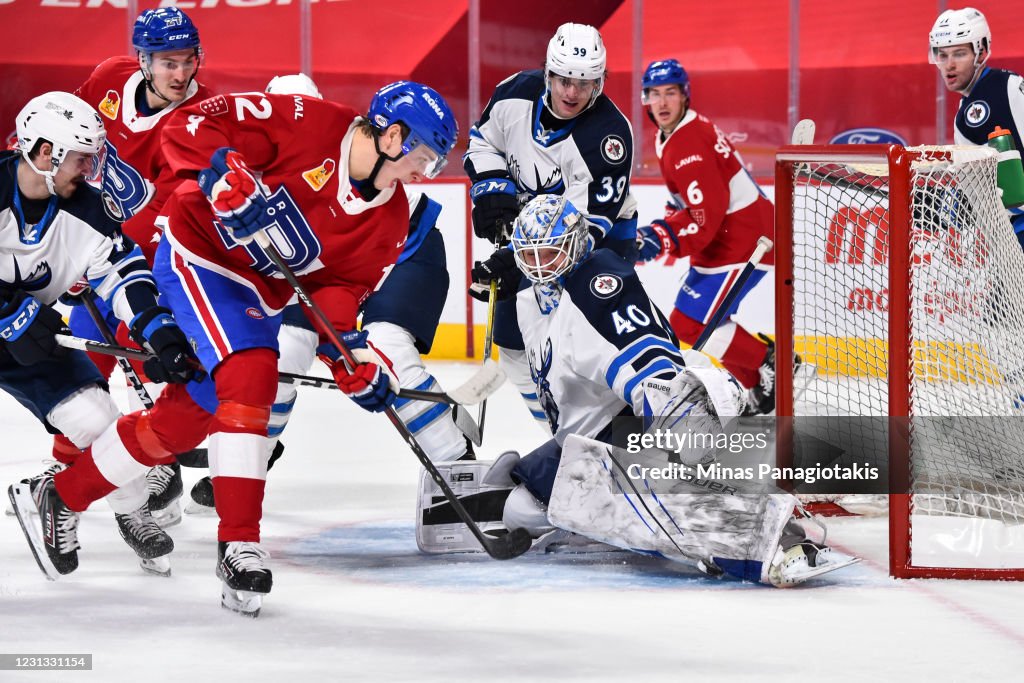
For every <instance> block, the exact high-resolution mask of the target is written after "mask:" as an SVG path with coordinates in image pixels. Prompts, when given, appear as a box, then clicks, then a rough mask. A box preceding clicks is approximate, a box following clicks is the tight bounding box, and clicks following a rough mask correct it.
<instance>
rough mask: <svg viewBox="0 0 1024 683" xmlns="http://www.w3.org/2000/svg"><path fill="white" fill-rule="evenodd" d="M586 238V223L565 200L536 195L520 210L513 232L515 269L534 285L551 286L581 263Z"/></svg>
mask: <svg viewBox="0 0 1024 683" xmlns="http://www.w3.org/2000/svg"><path fill="white" fill-rule="evenodd" d="M589 236H590V231H589V229H588V227H587V221H586V219H585V218H584V217H583V214H582V213H580V211H579V209H577V208H576V207H575V206H573V205H572V203H571V202H570V201H569V200H568V199H566V198H565V197H563V196H561V195H555V194H542V195H537V196H536V197H534V198H533V199H531V200H530V201H529V202H527V204H526V206H524V207H523V210H522V211H521V212H520V213H519V216H518V217H517V218H516V221H515V225H514V226H513V228H512V249H513V251H514V253H515V259H516V265H517V266H519V270H521V271H522V272H523V274H524V275H526V277H528V278H529V279H530V280H531V281H533V282H536V283H538V284H543V283H547V282H554V281H556V280H558V279H559V278H561V277H562V276H564V275H566V274H567V273H569V272H571V271H572V270H573V269H574V268H575V267H576V266H577V265H579V263H580V261H582V260H583V257H584V256H586V253H587V251H588V250H589V244H590V241H589V239H588V238H589Z"/></svg>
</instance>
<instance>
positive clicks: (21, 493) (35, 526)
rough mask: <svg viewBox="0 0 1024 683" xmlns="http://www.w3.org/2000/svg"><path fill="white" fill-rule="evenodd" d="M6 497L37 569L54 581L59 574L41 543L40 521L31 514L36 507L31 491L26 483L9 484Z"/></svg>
mask: <svg viewBox="0 0 1024 683" xmlns="http://www.w3.org/2000/svg"><path fill="white" fill-rule="evenodd" d="M7 497H8V498H10V500H11V508H12V509H13V511H14V515H15V516H16V517H17V518H18V524H20V525H21V531H22V533H24V534H25V539H26V540H27V541H28V547H29V550H31V551H32V556H33V557H34V558H36V564H37V565H39V570H40V571H41V572H43V574H44V575H45V576H46V578H47V579H49V580H50V581H56V580H57V579H58V578H60V576H61V574H60V572H58V571H57V568H56V567H54V566H53V563H52V562H50V556H49V555H47V554H46V545H45V544H44V543H43V533H42V530H41V528H40V523H39V522H38V518H33V516H32V511H34V510H35V509H36V506H35V502H34V501H33V500H32V493H31V491H30V490H29V486H28V484H11V485H10V486H8V487H7Z"/></svg>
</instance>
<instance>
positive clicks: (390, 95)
mask: <svg viewBox="0 0 1024 683" xmlns="http://www.w3.org/2000/svg"><path fill="white" fill-rule="evenodd" d="M366 118H367V120H368V121H369V122H370V125H371V126H373V127H374V128H375V129H376V130H377V131H378V132H381V133H382V132H384V131H385V130H387V128H388V126H391V125H394V124H396V123H402V124H404V125H405V126H406V128H408V129H409V133H408V135H406V136H405V138H404V139H403V140H402V154H408V153H409V152H411V151H412V150H414V149H416V148H417V147H419V146H420V145H426V146H427V147H428V148H430V149H431V150H433V151H434V152H435V153H436V154H437V160H436V161H434V162H433V163H432V164H431V165H430V166H429V167H427V170H426V173H425V175H426V176H427V177H428V178H436V177H437V175H438V174H439V173H441V170H442V169H444V167H445V165H447V163H448V159H447V157H448V153H449V152H451V151H452V149H453V148H454V147H455V142H456V140H458V138H459V123H458V121H456V120H455V114H454V113H453V112H452V110H451V107H449V106H448V103H447V102H445V100H444V98H443V97H441V95H440V93H438V92H437V91H436V90H434V89H433V88H431V87H428V86H426V85H423V84H422V83H414V82H413V81H397V82H395V83H391V84H390V85H386V86H384V87H383V88H381V89H380V90H378V91H377V92H376V93H375V94H374V96H373V99H372V100H371V101H370V109H369V111H368V113H367V114H366ZM374 141H375V142H376V141H377V138H376V137H374ZM377 153H378V154H380V155H381V156H382V157H384V158H386V159H388V160H389V161H398V159H399V158H400V156H395V157H388V156H387V155H385V154H383V153H382V152H381V151H380V148H379V146H378V148H377Z"/></svg>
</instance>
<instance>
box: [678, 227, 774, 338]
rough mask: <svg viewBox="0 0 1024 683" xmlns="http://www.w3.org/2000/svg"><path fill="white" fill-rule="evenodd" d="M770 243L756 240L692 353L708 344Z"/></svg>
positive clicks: (764, 239) (766, 251)
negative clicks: (744, 263)
mask: <svg viewBox="0 0 1024 683" xmlns="http://www.w3.org/2000/svg"><path fill="white" fill-rule="evenodd" d="M772 246H773V245H772V241H771V240H770V239H768V238H767V237H760V238H758V240H757V246H756V247H755V248H754V253H753V254H751V255H750V258H749V259H747V264H746V265H745V266H743V270H742V271H740V275H739V277H737V278H736V282H734V283H733V285H732V287H731V288H730V289H729V293H728V294H726V296H725V299H724V300H723V301H722V303H721V304H719V306H718V309H717V310H715V314H714V315H713V316H711V320H709V321H708V324H707V325H705V326H704V331H703V332H701V333H700V336H699V337H697V341H696V342H694V344H693V350H694V351H700V350H701V349H702V348H704V345H705V344H707V343H708V339H710V338H711V335H712V334H714V333H715V330H717V329H718V326H719V325H721V324H722V320H724V319H725V316H726V313H728V311H729V309H730V308H731V307H732V305H733V302H735V301H736V298H737V297H738V296H739V295H740V292H741V291H742V290H743V285H745V284H747V280H749V279H750V276H751V275H753V274H754V270H755V269H756V268H757V264H758V263H760V262H761V259H762V258H764V255H765V254H767V253H768V252H769V251H771V249H772Z"/></svg>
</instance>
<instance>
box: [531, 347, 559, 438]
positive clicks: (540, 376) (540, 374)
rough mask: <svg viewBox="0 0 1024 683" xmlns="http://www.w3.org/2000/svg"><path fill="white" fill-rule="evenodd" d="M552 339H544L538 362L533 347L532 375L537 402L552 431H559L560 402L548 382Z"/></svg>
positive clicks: (553, 432)
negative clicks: (556, 399) (556, 400)
mask: <svg viewBox="0 0 1024 683" xmlns="http://www.w3.org/2000/svg"><path fill="white" fill-rule="evenodd" d="M551 360H552V355H551V339H550V338H548V339H545V340H544V351H543V352H542V353H541V357H540V362H539V363H538V362H537V350H536V349H533V348H531V349H530V353H529V361H530V377H531V378H532V379H533V384H534V386H536V387H537V402H538V403H540V407H541V409H542V410H543V411H544V414H545V415H546V416H547V418H548V425H549V426H550V427H551V433H552V434H555V433H556V432H558V404H557V403H555V397H554V395H553V394H552V393H551V383H550V382H548V373H549V372H551Z"/></svg>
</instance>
